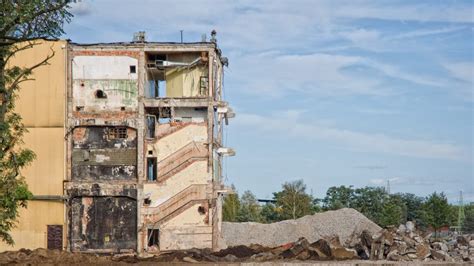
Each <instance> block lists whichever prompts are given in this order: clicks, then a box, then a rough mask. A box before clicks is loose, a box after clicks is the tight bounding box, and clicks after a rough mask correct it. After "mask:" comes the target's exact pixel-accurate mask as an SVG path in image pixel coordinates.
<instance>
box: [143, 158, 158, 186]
mask: <svg viewBox="0 0 474 266" xmlns="http://www.w3.org/2000/svg"><path fill="white" fill-rule="evenodd" d="M146 163H147V178H148V181H156V172H157V171H156V170H157V163H156V157H149V158H147V159H146Z"/></svg>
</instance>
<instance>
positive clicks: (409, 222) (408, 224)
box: [405, 221, 415, 232]
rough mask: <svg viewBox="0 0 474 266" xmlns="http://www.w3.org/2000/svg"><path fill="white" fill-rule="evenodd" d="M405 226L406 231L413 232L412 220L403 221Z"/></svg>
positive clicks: (413, 224)
mask: <svg viewBox="0 0 474 266" xmlns="http://www.w3.org/2000/svg"><path fill="white" fill-rule="evenodd" d="M405 227H406V230H407V231H408V232H413V231H415V223H413V222H412V221H408V222H406V223H405Z"/></svg>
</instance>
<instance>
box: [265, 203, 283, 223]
mask: <svg viewBox="0 0 474 266" xmlns="http://www.w3.org/2000/svg"><path fill="white" fill-rule="evenodd" d="M260 216H261V222H262V223H274V222H278V221H281V218H280V214H279V211H278V209H277V207H276V206H275V204H273V203H270V202H269V203H266V204H265V205H263V207H262V209H261V211H260Z"/></svg>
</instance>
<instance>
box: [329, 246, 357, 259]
mask: <svg viewBox="0 0 474 266" xmlns="http://www.w3.org/2000/svg"><path fill="white" fill-rule="evenodd" d="M331 253H332V256H333V258H334V259H336V260H351V259H358V258H359V256H357V251H355V250H354V249H348V248H344V247H336V248H331Z"/></svg>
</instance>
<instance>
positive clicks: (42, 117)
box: [0, 41, 67, 251]
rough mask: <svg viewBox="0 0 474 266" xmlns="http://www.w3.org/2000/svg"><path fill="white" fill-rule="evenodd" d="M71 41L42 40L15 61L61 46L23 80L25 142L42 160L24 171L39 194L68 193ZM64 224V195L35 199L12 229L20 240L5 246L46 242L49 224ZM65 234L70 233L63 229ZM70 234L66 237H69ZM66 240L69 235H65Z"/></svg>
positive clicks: (28, 61) (0, 246)
mask: <svg viewBox="0 0 474 266" xmlns="http://www.w3.org/2000/svg"><path fill="white" fill-rule="evenodd" d="M66 46H67V42H66V41H42V42H41V44H39V45H36V46H34V47H33V48H31V49H27V50H25V51H22V52H20V53H19V54H17V55H16V56H15V57H14V58H13V60H12V61H11V62H10V63H11V64H12V65H18V66H31V65H34V64H36V63H38V62H40V61H41V60H42V59H44V58H45V57H46V56H47V55H48V54H50V53H51V49H53V50H54V51H55V56H54V57H53V58H52V59H51V60H50V61H49V62H50V64H49V65H45V66H41V67H39V68H37V69H36V70H34V72H33V75H32V76H31V77H32V78H34V79H35V80H33V81H26V82H24V83H22V84H21V90H20V92H19V94H18V96H19V97H18V99H17V104H16V111H17V112H18V113H19V114H20V115H21V116H22V117H23V123H24V124H25V126H26V127H27V128H28V131H29V132H28V133H27V134H26V135H25V137H24V141H25V146H26V147H28V148H30V149H32V150H33V151H34V152H35V153H36V156H37V158H36V160H35V161H34V162H33V163H32V164H31V165H30V166H28V167H27V168H26V169H24V170H23V171H22V175H24V176H25V178H26V181H27V183H28V187H29V189H30V191H31V192H32V193H33V194H34V195H62V194H63V180H64V171H65V169H64V167H65V154H64V147H65V146H64V145H65V140H64V136H65V131H64V114H65V93H66V85H65V83H66V71H65V66H66V65H65V63H66V59H65V56H66V54H65V53H66V49H65V48H66ZM52 224H57V225H64V204H63V202H61V201H38V200H34V201H30V202H29V203H28V208H27V209H21V210H20V217H19V221H18V224H17V227H16V228H15V229H14V230H13V231H12V232H11V234H12V236H13V239H14V240H15V243H16V244H15V246H13V247H12V246H7V245H5V244H4V243H0V251H3V250H15V249H20V248H30V249H33V248H39V247H42V248H46V247H47V242H46V241H47V234H46V232H47V230H46V229H47V225H52ZM63 235H64V234H63ZM63 239H64V237H63ZM63 243H64V241H63Z"/></svg>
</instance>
